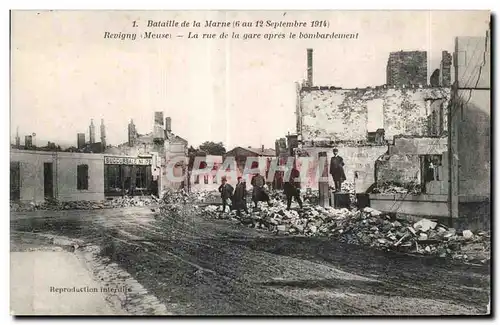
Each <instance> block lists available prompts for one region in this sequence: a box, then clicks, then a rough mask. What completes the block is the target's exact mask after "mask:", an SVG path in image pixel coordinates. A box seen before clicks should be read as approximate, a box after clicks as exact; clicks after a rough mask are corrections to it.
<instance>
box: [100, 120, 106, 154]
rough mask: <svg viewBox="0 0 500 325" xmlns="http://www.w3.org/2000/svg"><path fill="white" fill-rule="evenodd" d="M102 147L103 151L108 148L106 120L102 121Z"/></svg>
mask: <svg viewBox="0 0 500 325" xmlns="http://www.w3.org/2000/svg"><path fill="white" fill-rule="evenodd" d="M101 146H102V148H103V150H104V149H105V148H106V127H105V126H104V119H101Z"/></svg>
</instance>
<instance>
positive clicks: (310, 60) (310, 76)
mask: <svg viewBox="0 0 500 325" xmlns="http://www.w3.org/2000/svg"><path fill="white" fill-rule="evenodd" d="M307 86H308V87H312V86H313V49H307Z"/></svg>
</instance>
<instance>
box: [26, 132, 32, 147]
mask: <svg viewBox="0 0 500 325" xmlns="http://www.w3.org/2000/svg"><path fill="white" fill-rule="evenodd" d="M32 146H33V136H31V135H27V136H25V137H24V147H25V148H26V149H31V147H32Z"/></svg>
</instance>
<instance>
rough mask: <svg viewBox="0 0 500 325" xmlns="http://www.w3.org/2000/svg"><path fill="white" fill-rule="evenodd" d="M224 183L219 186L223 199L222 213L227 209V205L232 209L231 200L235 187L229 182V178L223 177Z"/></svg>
mask: <svg viewBox="0 0 500 325" xmlns="http://www.w3.org/2000/svg"><path fill="white" fill-rule="evenodd" d="M221 181H222V184H221V185H220V186H219V193H220V196H221V199H222V213H224V212H225V211H226V206H227V207H228V208H229V211H231V205H230V203H229V200H231V198H232V197H233V187H232V186H231V185H230V184H228V183H227V178H226V177H222V179H221Z"/></svg>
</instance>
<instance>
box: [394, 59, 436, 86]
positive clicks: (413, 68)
mask: <svg viewBox="0 0 500 325" xmlns="http://www.w3.org/2000/svg"><path fill="white" fill-rule="evenodd" d="M386 83H387V85H390V86H403V85H406V86H409V85H427V52H425V51H399V52H391V53H390V54H389V60H388V61H387V81H386Z"/></svg>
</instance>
